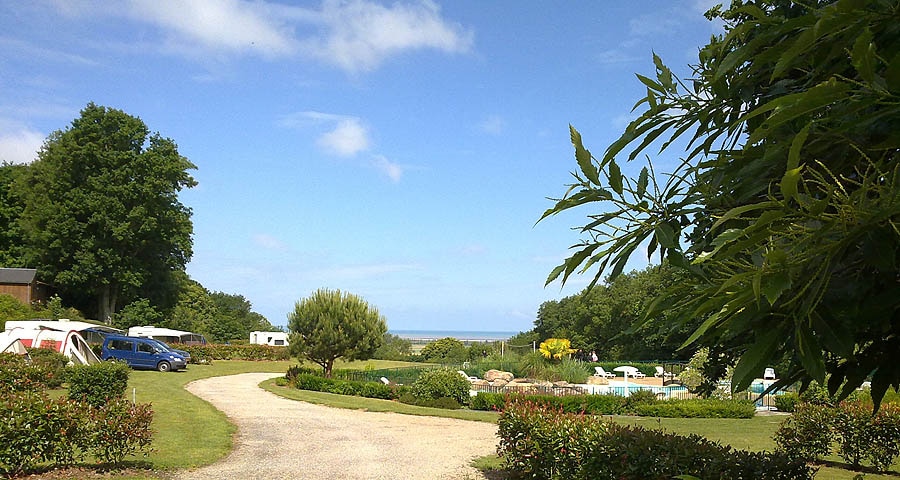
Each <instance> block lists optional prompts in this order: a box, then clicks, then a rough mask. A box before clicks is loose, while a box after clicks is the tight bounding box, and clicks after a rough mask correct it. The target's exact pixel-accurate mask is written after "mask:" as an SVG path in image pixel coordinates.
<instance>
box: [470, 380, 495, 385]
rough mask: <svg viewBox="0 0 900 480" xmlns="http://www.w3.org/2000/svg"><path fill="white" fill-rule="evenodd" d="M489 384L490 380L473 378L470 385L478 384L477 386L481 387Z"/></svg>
mask: <svg viewBox="0 0 900 480" xmlns="http://www.w3.org/2000/svg"><path fill="white" fill-rule="evenodd" d="M490 384H491V382H488V381H487V380H480V379H479V380H473V381H472V385H477V386H479V387H483V386H486V385H490Z"/></svg>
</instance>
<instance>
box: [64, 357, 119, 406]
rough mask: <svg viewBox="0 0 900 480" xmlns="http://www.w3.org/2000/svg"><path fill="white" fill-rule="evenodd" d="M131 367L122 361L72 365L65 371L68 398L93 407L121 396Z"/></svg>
mask: <svg viewBox="0 0 900 480" xmlns="http://www.w3.org/2000/svg"><path fill="white" fill-rule="evenodd" d="M130 373H131V369H129V368H128V365H126V364H124V363H122V362H101V363H97V364H94V365H74V366H72V367H69V368H68V370H67V371H66V381H68V382H69V398H70V399H72V400H78V401H83V402H86V403H88V404H90V405H93V406H95V407H99V406H102V405H103V404H105V403H106V402H107V401H109V400H112V399H117V398H122V396H124V395H125V390H126V389H127V388H128V375H129V374H130Z"/></svg>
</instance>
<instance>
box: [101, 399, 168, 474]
mask: <svg viewBox="0 0 900 480" xmlns="http://www.w3.org/2000/svg"><path fill="white" fill-rule="evenodd" d="M152 421H153V410H152V409H151V408H150V404H137V405H135V404H132V403H131V402H129V401H128V400H124V399H121V398H116V399H112V400H110V401H109V402H107V403H106V404H104V405H102V406H99V407H95V408H92V409H91V410H90V416H89V426H88V428H87V432H88V434H87V435H88V436H87V440H88V442H87V445H89V447H88V452H89V453H90V454H91V455H93V456H94V458H96V459H97V460H99V461H101V462H104V463H109V464H113V465H119V464H121V463H122V460H124V459H125V457H126V456H128V455H136V454H138V453H141V454H143V455H144V456H145V457H146V456H147V455H149V454H150V452H151V448H150V446H151V444H152V442H153V431H152V430H151V429H150V424H151V422H152Z"/></svg>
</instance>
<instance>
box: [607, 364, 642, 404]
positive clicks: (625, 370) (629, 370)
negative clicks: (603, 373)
mask: <svg viewBox="0 0 900 480" xmlns="http://www.w3.org/2000/svg"><path fill="white" fill-rule="evenodd" d="M613 371H614V372H622V377H624V379H625V396H626V397H627V396H628V375H631V376H632V377H633V376H634V374H635V373H637V372H638V369H637V368H635V367H632V366H631V365H622V366H621V367H616V368H614V369H613Z"/></svg>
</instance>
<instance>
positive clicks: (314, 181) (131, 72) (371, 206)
mask: <svg viewBox="0 0 900 480" xmlns="http://www.w3.org/2000/svg"><path fill="white" fill-rule="evenodd" d="M714 3H716V2H714V1H711V0H703V1H700V0H697V1H694V0H685V1H671V0H665V1H663V0H660V1H633V2H611V1H609V2H607V1H603V2H576V3H562V2H555V3H552V2H519V1H496V2H484V1H468V0H465V1H461V0H454V1H447V2H440V3H439V2H419V1H400V2H376V1H369V0H356V1H324V2H321V3H319V2H296V3H295V2H275V1H252V2H245V1H238V0H195V1H158V0H132V1H124V0H123V1H115V2H108V1H105V0H99V1H93V0H86V1H79V0H71V1H69V0H60V1H30V2H20V1H16V0H0V159H3V160H7V161H12V162H18V163H22V162H29V161H31V160H32V159H33V158H34V157H35V155H36V154H35V152H36V151H37V149H39V148H40V145H41V143H42V142H43V139H44V138H46V136H47V135H48V134H49V133H50V132H52V131H54V130H57V129H64V128H66V127H67V126H68V125H69V124H70V123H71V121H72V120H73V119H74V118H76V117H77V116H78V114H79V111H80V110H81V109H82V108H83V107H84V106H85V105H86V104H87V103H88V102H92V101H93V102H95V103H97V104H100V105H104V106H108V107H113V108H118V109H121V110H124V111H126V112H127V113H129V114H132V115H135V116H138V117H140V118H141V119H143V120H144V122H145V123H147V125H148V127H149V128H150V129H151V131H154V132H159V133H160V134H162V135H163V136H165V137H169V138H172V139H173V140H175V142H177V144H178V146H179V151H180V153H181V154H182V155H184V156H186V157H187V158H188V159H190V160H191V161H192V162H193V163H194V164H196V165H197V167H198V169H197V170H195V171H193V172H192V173H193V175H194V177H195V178H196V179H197V181H198V182H199V185H198V186H197V187H195V188H193V189H191V190H189V191H185V192H183V193H182V195H181V200H182V202H183V203H185V204H186V205H187V206H189V207H190V208H192V209H193V221H194V255H193V259H192V260H191V262H190V264H189V265H188V273H189V274H190V275H191V276H192V277H193V278H194V279H196V280H198V281H199V282H201V283H202V284H203V285H204V286H205V287H207V288H208V289H210V290H215V291H223V292H226V293H237V294H242V295H244V296H245V297H247V299H248V300H250V301H251V302H252V304H253V306H254V309H255V310H256V311H258V312H260V313H261V314H263V315H265V316H266V317H267V318H268V319H269V321H270V322H272V323H273V324H276V325H283V324H285V323H286V315H287V313H288V312H289V311H290V310H291V309H292V308H293V305H294V303H295V302H296V301H298V300H300V299H302V298H304V297H306V296H308V295H310V294H311V293H312V292H313V291H315V290H316V289H318V288H323V287H324V288H339V289H341V290H345V291H348V292H351V293H354V294H357V295H360V296H362V297H363V298H365V299H366V300H367V301H368V302H369V303H370V304H371V305H374V306H376V307H377V308H378V309H379V311H380V312H381V313H382V314H383V315H384V316H385V317H386V319H387V322H388V327H389V328H391V329H424V330H477V331H489V330H494V331H498V330H499V331H522V330H528V329H530V328H531V327H532V325H533V321H534V318H535V315H536V312H537V309H538V307H539V306H540V304H541V303H543V302H545V301H547V300H553V299H559V298H561V297H563V296H566V295H570V294H572V293H575V292H577V291H579V290H581V289H582V288H583V287H584V285H586V283H587V280H588V279H587V278H572V279H570V282H569V283H568V284H567V286H566V287H565V288H560V286H559V284H558V283H555V284H551V285H550V286H548V287H546V288H545V287H544V281H545V279H546V277H547V274H548V273H549V272H550V271H551V270H552V269H553V267H555V266H556V265H558V264H559V263H560V262H561V261H562V260H563V259H564V258H565V257H566V256H568V254H569V252H568V247H569V246H570V245H572V244H574V243H576V242H577V241H578V236H577V235H576V232H573V231H571V230H570V227H573V226H576V225H578V224H579V223H584V222H583V218H584V215H586V214H587V213H589V212H587V211H581V212H575V213H573V214H566V215H561V216H558V217H554V218H551V219H549V220H545V221H543V222H541V223H540V224H537V225H535V221H536V220H537V219H538V218H539V217H540V215H541V214H542V213H543V211H544V210H545V209H547V208H549V207H550V206H552V202H551V201H549V200H547V197H557V196H560V195H561V194H562V193H563V192H564V191H565V184H566V183H567V182H569V180H570V178H571V177H570V173H569V172H571V171H572V170H573V169H574V168H575V166H576V165H575V161H574V156H573V150H572V147H571V144H570V142H569V133H568V125H569V124H572V125H574V126H575V127H576V128H578V129H579V130H580V131H581V133H582V135H583V136H584V138H585V143H586V144H587V146H588V147H589V148H592V149H593V150H595V151H602V149H603V148H605V147H606V145H607V144H608V143H609V142H611V141H612V140H613V139H615V138H616V137H617V135H618V134H619V133H620V132H621V131H622V129H623V128H624V126H625V125H626V124H627V122H628V121H629V119H631V118H633V114H632V113H631V107H632V106H633V104H634V103H635V102H636V100H637V99H639V98H640V97H641V96H642V95H643V94H644V90H645V89H644V87H642V85H641V84H640V83H639V82H638V81H637V80H636V79H635V77H634V74H635V73H636V72H637V73H642V74H652V73H653V64H652V59H651V55H652V52H654V51H655V52H656V53H657V54H659V55H660V56H661V57H662V58H663V60H664V61H665V62H666V63H667V64H668V65H669V66H670V67H671V68H672V69H673V71H675V72H676V73H677V74H680V75H681V76H686V74H687V68H686V65H687V64H689V63H692V62H694V61H695V59H696V56H697V51H698V49H699V47H700V46H702V45H704V44H706V43H707V42H708V40H709V38H710V35H712V34H715V33H719V32H720V31H721V27H720V26H719V25H718V24H713V23H710V22H709V21H707V20H706V19H705V18H704V17H703V12H704V11H705V10H706V9H708V8H709V6H711V5H712V4H714ZM629 168H630V169H635V171H636V169H637V168H639V166H636V165H635V166H631V167H629ZM626 173H629V170H628V169H626ZM641 263H642V260H641V259H640V258H637V259H635V261H634V263H633V265H634V266H637V267H640V266H641Z"/></svg>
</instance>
